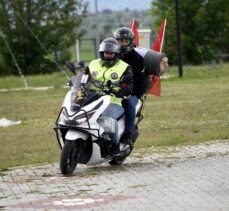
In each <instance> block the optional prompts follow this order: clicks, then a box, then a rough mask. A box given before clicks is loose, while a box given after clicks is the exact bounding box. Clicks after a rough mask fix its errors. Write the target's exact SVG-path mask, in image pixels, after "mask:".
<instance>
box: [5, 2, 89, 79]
mask: <svg viewBox="0 0 229 211" xmlns="http://www.w3.org/2000/svg"><path fill="white" fill-rule="evenodd" d="M86 7H87V5H85V4H84V3H82V1H81V0H1V4H0V33H1V34H2V35H3V36H4V37H5V39H6V40H7V42H8V44H9V46H10V48H11V49H12V51H13V53H14V55H15V57H16V59H17V61H18V64H19V66H20V67H21V68H22V70H23V72H24V74H35V73H48V72H50V71H52V70H53V67H54V63H53V62H52V57H53V55H54V52H55V51H57V50H61V49H64V48H67V47H69V46H70V45H72V44H73V43H74V42H75V39H76V38H77V37H78V36H79V35H80V33H79V31H77V28H78V27H79V25H80V24H81V21H82V18H83V17H84V15H85V12H86ZM73 29H74V30H73ZM2 38H3V37H1V36H0V55H2V57H4V58H3V60H4V61H5V64H4V65H2V67H0V68H1V72H0V74H16V73H17V70H16V68H14V63H13V61H12V58H11V56H10V54H9V51H8V49H7V47H6V45H5V43H4V39H2ZM46 49H48V50H46ZM50 58H51V59H50ZM0 65H1V63H0Z"/></svg>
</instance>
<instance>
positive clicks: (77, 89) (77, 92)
mask: <svg viewBox="0 0 229 211" xmlns="http://www.w3.org/2000/svg"><path fill="white" fill-rule="evenodd" d="M70 84H71V85H72V86H71V92H72V98H71V100H72V102H71V105H72V106H71V107H72V110H78V109H80V108H82V107H83V106H85V105H87V104H89V103H91V102H92V101H94V100H96V99H98V98H99V97H100V96H98V94H96V93H95V92H90V85H91V77H90V75H88V74H85V73H83V72H81V71H79V72H78V73H77V75H76V76H74V77H72V78H71V80H70Z"/></svg>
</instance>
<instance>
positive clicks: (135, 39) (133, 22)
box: [130, 18, 139, 46]
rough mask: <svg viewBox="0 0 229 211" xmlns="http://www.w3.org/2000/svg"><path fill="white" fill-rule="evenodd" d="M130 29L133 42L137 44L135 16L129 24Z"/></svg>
mask: <svg viewBox="0 0 229 211" xmlns="http://www.w3.org/2000/svg"><path fill="white" fill-rule="evenodd" d="M130 29H131V31H132V32H133V33H134V43H135V45H136V46H139V36H138V28H137V23H136V20H135V18H134V19H133V21H132V23H131V26H130Z"/></svg>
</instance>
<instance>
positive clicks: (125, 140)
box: [124, 135, 133, 146]
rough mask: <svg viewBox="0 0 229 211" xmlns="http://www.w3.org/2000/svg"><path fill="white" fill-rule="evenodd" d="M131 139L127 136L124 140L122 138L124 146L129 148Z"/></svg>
mask: <svg viewBox="0 0 229 211" xmlns="http://www.w3.org/2000/svg"><path fill="white" fill-rule="evenodd" d="M132 143H133V142H132V137H131V135H128V136H126V137H125V138H124V144H125V145H129V146H131V145H132Z"/></svg>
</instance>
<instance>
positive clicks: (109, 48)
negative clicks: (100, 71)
mask: <svg viewBox="0 0 229 211" xmlns="http://www.w3.org/2000/svg"><path fill="white" fill-rule="evenodd" d="M104 52H111V53H115V56H114V58H113V59H112V60H106V59H105V57H104ZM99 53H100V56H101V59H102V61H103V63H104V65H107V66H111V65H113V64H114V62H115V61H116V60H117V59H118V58H119V53H120V45H119V43H118V41H117V40H116V39H114V38H112V37H110V38H106V39H105V40H103V41H102V42H101V44H100V46H99Z"/></svg>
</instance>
